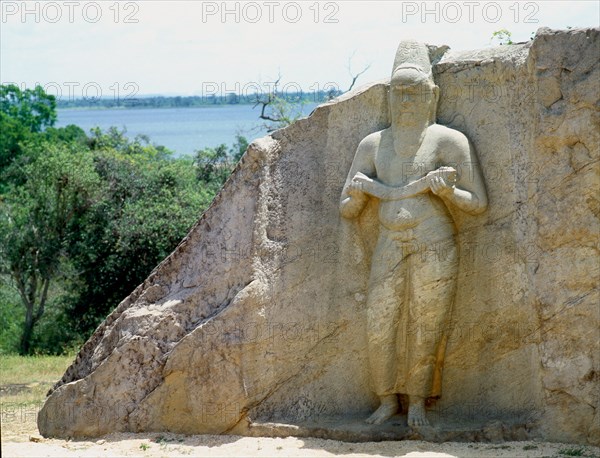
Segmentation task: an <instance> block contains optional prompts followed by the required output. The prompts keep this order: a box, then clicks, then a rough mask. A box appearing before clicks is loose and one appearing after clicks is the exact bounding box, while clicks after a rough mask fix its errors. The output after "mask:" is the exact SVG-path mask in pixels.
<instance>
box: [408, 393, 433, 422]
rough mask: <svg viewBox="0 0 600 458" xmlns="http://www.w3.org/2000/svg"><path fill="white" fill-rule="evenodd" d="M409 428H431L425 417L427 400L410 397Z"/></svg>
mask: <svg viewBox="0 0 600 458" xmlns="http://www.w3.org/2000/svg"><path fill="white" fill-rule="evenodd" d="M408 426H410V427H416V426H429V422H428V421H427V417H426V415H425V399H423V398H416V399H415V398H413V397H412V396H411V397H410V400H409V405H408Z"/></svg>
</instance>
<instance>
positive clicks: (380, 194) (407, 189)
mask: <svg viewBox="0 0 600 458" xmlns="http://www.w3.org/2000/svg"><path fill="white" fill-rule="evenodd" d="M430 174H435V175H436V176H438V177H442V178H443V179H444V180H446V181H447V182H448V183H454V182H456V177H457V172H456V169H454V168H453V167H444V166H442V167H440V168H438V169H437V170H435V171H433V172H430ZM429 180H430V178H429V175H428V176H425V177H423V178H419V179H418V180H415V181H411V182H410V183H408V184H407V185H404V186H388V185H386V184H384V183H381V182H380V181H377V180H376V179H374V178H369V177H368V176H366V175H364V174H362V173H360V172H357V173H356V175H354V178H353V180H352V181H353V183H355V186H357V187H358V189H360V190H361V191H363V192H365V193H367V194H369V195H371V196H374V197H377V198H379V199H381V200H399V199H406V198H407V197H413V196H416V195H417V194H421V193H424V192H429V190H430V181H429Z"/></svg>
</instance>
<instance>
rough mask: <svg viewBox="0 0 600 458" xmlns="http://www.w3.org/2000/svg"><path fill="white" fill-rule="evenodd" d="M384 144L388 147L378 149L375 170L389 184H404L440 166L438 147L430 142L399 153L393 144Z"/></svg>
mask: <svg viewBox="0 0 600 458" xmlns="http://www.w3.org/2000/svg"><path fill="white" fill-rule="evenodd" d="M382 146H387V147H384V148H380V149H379V150H378V151H377V154H376V156H375V170H376V172H377V177H378V178H379V179H380V180H381V181H383V182H384V183H386V184H388V185H392V186H403V185H405V184H407V183H410V182H411V181H414V180H417V179H419V178H421V177H423V176H425V175H426V174H427V173H428V172H430V171H432V170H435V169H436V168H437V167H439V164H436V158H437V156H438V155H437V154H436V149H435V148H434V147H433V145H431V144H429V143H423V144H422V145H421V147H420V148H418V149H417V148H412V151H411V150H405V151H402V154H397V152H396V151H395V150H394V148H393V147H392V145H391V144H390V145H382Z"/></svg>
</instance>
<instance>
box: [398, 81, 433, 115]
mask: <svg viewBox="0 0 600 458" xmlns="http://www.w3.org/2000/svg"><path fill="white" fill-rule="evenodd" d="M436 89H437V87H436V86H433V85H431V84H415V85H411V86H406V85H399V84H395V85H392V86H391V88H390V108H391V111H392V118H393V119H394V121H396V122H399V123H401V124H403V125H413V124H414V125H420V124H422V122H423V121H427V120H431V118H432V117H434V116H435V109H436V103H437V93H436ZM432 121H433V120H432Z"/></svg>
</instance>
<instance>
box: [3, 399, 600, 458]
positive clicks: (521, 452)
mask: <svg viewBox="0 0 600 458" xmlns="http://www.w3.org/2000/svg"><path fill="white" fill-rule="evenodd" d="M8 413H9V412H8V411H6V409H4V410H3V411H2V416H1V420H2V422H1V425H2V455H1V456H2V457H3V458H7V457H94V458H95V457H121V456H127V457H133V456H136V457H188V456H189V457H194V456H195V457H265V458H266V457H329V456H335V457H411V458H412V457H419V458H425V457H436V458H450V457H461V458H462V457H465V458H480V457H482V458H486V457H490V458H491V457H494V458H495V457H506V458H508V457H510V458H513V457H531V458H534V457H548V458H550V457H552V458H554V457H556V458H567V457H569V456H584V457H597V458H600V448H598V447H591V446H579V445H573V444H557V443H545V442H531V441H530V442H504V443H500V444H488V443H458V442H446V443H442V444H436V443H431V442H421V441H402V442H365V443H348V442H340V441H333V440H325V439H313V438H295V437H288V438H285V439H280V438H270V437H260V438H256V437H242V436H209V435H204V436H183V435H178V434H168V433H167V434H164V433H163V434H160V433H146V434H132V433H119V434H110V435H108V436H105V437H103V438H101V439H94V440H73V441H65V440H58V439H44V438H43V437H42V436H40V434H39V431H38V429H37V424H36V421H35V419H36V414H37V411H36V410H35V409H28V410H24V411H20V412H19V411H16V410H14V411H12V412H10V415H8Z"/></svg>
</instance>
